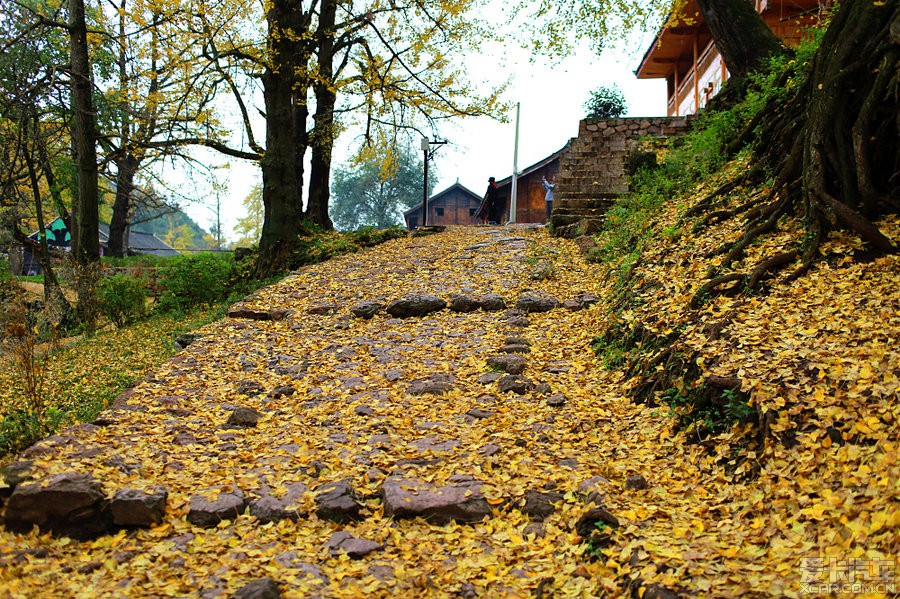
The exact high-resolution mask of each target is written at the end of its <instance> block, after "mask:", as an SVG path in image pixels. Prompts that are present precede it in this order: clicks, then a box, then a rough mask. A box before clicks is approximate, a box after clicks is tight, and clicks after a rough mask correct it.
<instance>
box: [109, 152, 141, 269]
mask: <svg viewBox="0 0 900 599" xmlns="http://www.w3.org/2000/svg"><path fill="white" fill-rule="evenodd" d="M116 165H117V167H118V172H117V173H116V199H115V200H114V201H113V211H112V218H111V219H110V221H109V243H108V244H107V245H108V247H109V255H110V256H115V257H117V258H122V257H124V256H126V255H127V254H128V235H127V234H126V233H127V230H128V212H129V210H130V208H131V194H132V193H134V177H135V175H136V174H137V170H138V166H139V162H138V159H137V158H135V157H134V156H133V155H131V154H126V155H125V156H123V157H122V158H120V159H119V160H117V161H116Z"/></svg>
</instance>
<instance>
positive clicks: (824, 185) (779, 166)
mask: <svg viewBox="0 0 900 599" xmlns="http://www.w3.org/2000/svg"><path fill="white" fill-rule="evenodd" d="M898 30H900V6H898V4H897V3H896V2H895V3H880V4H879V3H867V2H861V1H854V2H847V3H844V4H843V5H842V6H841V7H840V8H839V9H838V11H837V13H836V15H835V16H834V20H833V22H832V24H831V26H830V27H829V29H828V31H827V32H826V34H825V37H824V38H823V40H822V44H821V50H820V51H819V52H818V53H817V54H816V56H815V57H814V59H813V61H812V65H811V67H810V71H809V73H808V75H807V77H806V80H805V81H804V83H803V85H801V86H800V87H799V88H797V90H796V91H795V92H794V94H793V95H792V96H791V97H789V98H788V99H787V101H785V100H784V99H783V98H775V97H773V98H772V99H771V100H770V101H769V102H768V103H767V104H766V106H764V107H763V109H762V110H761V111H760V112H759V113H757V114H756V115H755V116H754V117H753V118H752V119H751V120H750V121H749V122H748V123H747V125H746V127H745V128H744V130H743V131H742V132H741V134H740V135H739V136H738V137H737V138H736V139H735V140H734V142H733V143H732V144H731V145H730V146H729V148H728V152H729V155H733V154H735V153H736V152H738V151H739V150H740V149H741V148H743V147H744V146H746V145H748V144H749V145H752V146H753V147H754V149H755V150H754V151H755V156H756V161H757V162H756V164H757V165H758V166H757V167H755V168H754V169H753V171H748V173H746V174H745V175H742V176H741V177H737V178H735V179H734V180H732V181H729V182H727V183H726V184H724V185H722V186H721V187H719V188H718V189H717V190H715V191H714V192H713V193H712V194H710V195H709V196H707V197H705V198H703V199H702V200H701V201H700V202H698V203H697V204H696V205H695V206H693V207H692V208H690V209H689V210H688V211H687V212H686V213H685V215H684V218H691V217H698V216H701V217H703V218H702V219H701V220H700V221H699V222H698V223H696V224H695V225H694V229H695V230H700V229H703V228H704V227H707V226H710V225H712V224H715V223H720V222H723V221H725V220H728V219H730V218H733V217H734V216H736V215H738V214H744V213H746V218H747V228H746V231H745V232H744V234H743V235H742V236H741V237H740V238H739V239H738V240H736V241H734V242H733V243H729V244H724V245H722V246H720V247H718V248H716V249H714V250H712V251H711V252H709V253H707V254H706V256H705V257H707V258H710V257H713V256H717V255H721V254H725V256H724V258H723V260H722V265H723V266H722V267H723V268H726V269H727V268H729V267H730V266H731V265H732V264H734V263H735V262H736V261H738V260H740V259H741V258H742V257H743V255H744V252H745V250H746V249H747V247H748V246H749V245H750V244H751V243H753V242H754V241H755V240H757V239H759V238H760V237H762V236H764V235H766V234H769V233H771V232H773V231H775V230H776V229H777V228H778V223H779V221H780V219H782V218H783V217H785V216H786V215H788V214H796V215H803V216H804V222H805V224H806V229H807V230H806V234H805V235H804V237H803V239H798V240H797V245H798V246H799V247H800V250H790V251H786V252H782V253H779V254H776V255H774V256H769V257H766V258H764V259H763V260H761V261H760V262H759V263H758V264H757V265H756V266H754V267H753V269H752V270H751V271H750V273H749V274H740V273H722V272H721V271H720V270H719V269H715V270H711V271H710V272H709V273H708V274H707V276H708V278H709V280H708V281H707V282H706V283H704V285H703V286H702V287H701V288H700V289H699V290H698V292H697V294H695V295H694V297H693V298H692V299H691V305H692V306H694V307H697V306H699V305H700V304H702V303H703V302H704V301H705V300H706V299H708V298H709V297H710V296H713V295H719V294H724V293H733V292H736V291H737V290H739V288H741V287H743V288H747V289H755V288H757V287H758V286H759V284H760V282H761V281H762V280H763V279H764V278H766V277H767V276H770V275H771V274H773V273H775V272H777V271H778V270H780V269H782V268H784V267H786V266H787V265H789V264H791V263H793V262H795V261H796V259H797V258H798V257H799V258H800V260H801V264H800V266H799V267H798V268H796V269H795V270H794V271H793V272H792V273H790V274H789V275H788V277H787V279H786V280H787V281H791V280H794V279H796V278H798V277H800V276H803V275H804V274H805V273H807V272H808V271H809V270H810V268H812V267H813V266H814V265H815V264H816V262H817V261H818V260H820V259H821V255H820V252H819V249H820V247H821V245H822V243H823V242H824V241H825V239H826V238H827V236H828V232H829V231H831V230H835V229H845V230H848V231H850V232H852V233H854V234H855V235H857V236H859V238H860V239H861V240H862V241H863V242H864V243H865V244H867V245H868V246H869V247H870V248H872V250H874V251H877V252H879V253H882V254H889V253H897V252H900V247H898V246H897V245H896V244H895V243H894V241H892V240H891V239H889V238H888V237H887V236H886V235H885V234H884V233H883V232H882V231H881V230H879V228H878V227H877V225H875V223H874V220H875V219H876V218H877V217H879V216H881V215H884V214H887V213H891V212H896V211H898V210H900V119H898V118H897V114H898V113H900V111H898V99H900V68H898V58H900V45H898V44H897V43H896V40H895V39H894V37H895V36H896V33H895V32H896V31H898ZM892 31H893V32H894V33H893V34H892ZM785 76H787V75H785ZM757 171H762V172H769V173H771V175H773V177H774V180H775V184H774V185H773V187H772V190H771V192H770V193H769V195H768V196H767V197H766V198H765V199H763V200H757V199H754V200H750V201H748V202H745V203H744V204H741V205H740V206H738V207H736V208H732V209H727V208H724V207H722V200H723V198H724V197H725V196H726V195H727V194H730V193H731V192H733V191H734V190H735V189H737V187H739V186H740V185H742V184H744V183H745V182H752V181H758V180H759V179H761V177H760V175H759V174H757ZM751 173H752V175H751Z"/></svg>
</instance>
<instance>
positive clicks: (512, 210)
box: [509, 102, 520, 224]
mask: <svg viewBox="0 0 900 599" xmlns="http://www.w3.org/2000/svg"><path fill="white" fill-rule="evenodd" d="M519 106H520V103H519V102H516V143H515V146H514V148H513V173H512V189H511V190H510V191H509V222H510V224H512V223H514V222H516V185H517V183H518V179H519Z"/></svg>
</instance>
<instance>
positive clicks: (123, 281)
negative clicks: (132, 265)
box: [97, 275, 147, 329]
mask: <svg viewBox="0 0 900 599" xmlns="http://www.w3.org/2000/svg"><path fill="white" fill-rule="evenodd" d="M97 301H98V302H99V309H100V313H101V314H103V315H104V316H105V317H107V318H108V319H109V320H110V321H112V323H113V324H114V325H116V328H119V329H121V328H122V327H124V326H125V325H128V324H131V323H132V322H136V321H138V320H139V319H141V318H143V317H144V315H145V314H146V308H145V307H146V304H147V288H146V287H145V286H144V283H143V281H139V280H137V279H133V278H131V277H129V276H128V275H113V276H111V277H106V278H104V279H100V282H99V283H98V284H97Z"/></svg>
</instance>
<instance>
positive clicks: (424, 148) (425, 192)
mask: <svg viewBox="0 0 900 599" xmlns="http://www.w3.org/2000/svg"><path fill="white" fill-rule="evenodd" d="M445 143H447V142H446V141H431V140H430V139H428V138H427V137H423V138H422V146H421V147H422V155H423V157H424V159H425V160H424V163H425V169H424V170H425V175H424V182H423V184H422V226H423V227H427V226H428V158H429V157H430V156H431V155H432V154H433V152H429V146H442V145H444V144H445Z"/></svg>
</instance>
